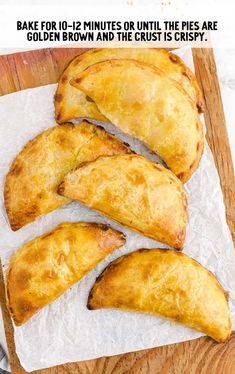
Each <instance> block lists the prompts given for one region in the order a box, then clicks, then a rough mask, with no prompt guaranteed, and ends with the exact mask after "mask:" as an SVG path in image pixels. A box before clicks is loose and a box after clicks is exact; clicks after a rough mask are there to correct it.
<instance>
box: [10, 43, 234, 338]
mask: <svg viewBox="0 0 235 374" xmlns="http://www.w3.org/2000/svg"><path fill="white" fill-rule="evenodd" d="M54 100H55V116H56V120H57V122H58V124H59V126H55V127H52V128H49V129H48V130H45V131H44V132H42V133H41V134H39V135H38V136H36V137H35V138H34V139H33V140H31V141H30V142H29V143H28V144H27V145H26V146H25V147H24V148H23V150H22V151H21V152H20V153H19V154H18V156H16V158H15V160H14V161H13V163H12V165H11V167H10V170H9V172H8V174H7V177H6V182H5V206H6V211H7V214H8V218H9V222H10V225H11V228H12V230H14V231H15V230H18V229H20V228H22V227H23V226H25V225H26V224H29V223H32V222H33V221H34V220H36V219H37V218H38V217H39V216H41V215H43V214H46V213H48V212H50V211H52V210H54V209H57V208H59V207H61V206H62V205H64V204H68V203H69V202H70V201H72V200H77V201H79V202H80V203H82V204H84V205H86V206H88V207H89V208H92V209H94V210H96V211H98V212H100V213H102V214H104V215H106V216H108V217H109V218H111V219H113V220H115V221H117V222H119V223H120V224H121V225H124V226H127V227H129V228H131V229H133V230H135V231H137V232H139V233H141V234H142V235H145V236H147V237H149V238H152V239H154V240H157V241H160V242H162V243H165V244H167V245H169V246H171V247H173V248H175V249H178V250H181V249H182V248H183V246H184V242H185V236H186V226H187V222H188V213H187V197H186V193H185V190H184V186H183V183H184V182H187V181H188V180H189V178H190V177H191V176H192V174H193V173H194V171H195V170H196V169H197V167H198V165H199V162H200V159H201V156H202V152H203V130H202V124H201V122H200V117H199V113H200V112H201V111H203V105H202V99H201V93H200V90H199V87H198V85H197V82H196V79H195V77H194V75H193V74H192V73H191V71H190V70H189V69H188V68H187V67H186V66H185V65H184V63H183V62H182V61H181V60H180V59H179V58H178V57H177V56H175V55H173V54H172V53H170V52H167V51H165V50H162V49H135V48H133V49H95V50H90V51H88V52H85V53H83V54H81V55H79V56H78V57H76V58H75V59H74V60H73V61H72V62H71V63H70V64H69V66H68V67H67V68H66V69H65V71H64V72H63V74H62V76H61V77H60V80H59V83H58V87H57V91H56V94H55V99H54ZM78 117H85V118H86V120H83V121H82V122H80V123H79V124H77V125H74V124H71V123H68V121H69V120H72V119H75V118H78ZM89 119H93V120H94V119H95V120H99V121H105V122H111V123H112V124H113V125H115V126H116V127H117V128H119V129H120V130H121V131H122V132H123V133H125V134H128V135H129V136H133V137H134V138H137V139H139V140H140V141H142V142H143V143H144V144H145V145H146V146H147V147H148V148H149V150H150V151H151V152H153V153H156V154H158V155H159V156H160V157H161V158H162V160H163V161H164V163H165V164H166V167H164V166H162V165H159V164H157V163H154V162H152V161H150V160H148V159H147V158H145V157H143V156H142V155H138V154H135V152H133V151H132V150H131V149H130V147H129V146H128V145H127V144H125V143H123V142H121V141H120V140H119V139H117V138H116V137H115V136H113V135H111V134H109V133H108V132H107V131H106V130H104V129H103V128H102V127H99V126H97V125H95V124H92V123H90V122H89ZM124 244H125V239H124V237H123V234H122V233H120V232H118V231H116V230H113V229H112V228H111V227H108V226H107V225H102V224H97V223H85V222H77V223H63V224H61V225H59V226H58V227H56V228H55V229H54V230H53V231H51V232H49V233H46V234H44V235H42V236H41V237H38V238H35V239H33V240H32V241H30V242H28V243H26V244H24V245H23V246H22V247H21V248H20V249H19V251H17V252H16V254H15V255H14V256H13V257H12V259H11V262H10V266H9V269H8V273H7V297H8V306H9V310H10V312H11V315H12V317H13V319H14V321H15V324H16V325H21V324H23V323H25V322H26V321H27V320H28V319H29V318H31V316H32V315H33V314H34V313H36V312H37V311H38V310H40V309H41V308H42V307H44V306H45V305H47V304H49V303H51V302H52V301H54V300H55V299H56V298H58V297H59V296H61V295H62V294H63V293H64V292H65V291H66V290H67V289H68V288H69V287H70V286H71V285H73V284H74V283H75V282H78V281H79V280H80V279H81V278H82V277H83V276H85V275H86V274H87V273H88V272H89V271H90V270H91V269H92V268H93V267H94V266H96V264H97V263H98V262H100V261H101V260H102V259H104V257H105V256H107V255H108V254H110V253H111V252H112V251H113V250H115V249H117V248H119V247H120V246H122V245H124ZM29 265H30V266H29ZM110 291H111V292H110ZM205 301H206V302H205ZM205 304H206V305H205ZM88 308H89V309H97V308H118V309H124V310H128V311H138V312H144V313H151V314H157V315H160V316H163V317H165V318H169V319H171V320H174V321H176V322H180V323H183V324H185V325H187V326H189V327H192V328H195V329H197V330H199V331H202V332H204V333H206V334H208V335H209V336H211V337H213V338H214V339H215V340H217V341H224V340H226V339H227V338H228V337H229V335H230V332H231V322H230V315H229V308H228V302H227V298H226V295H225V293H224V291H223V290H222V288H221V286H220V285H219V283H218V282H217V280H216V279H215V277H214V276H213V275H212V274H211V273H209V272H208V271H207V270H206V269H204V268H203V267H202V266H201V265H199V264H198V263H197V262H195V261H194V260H192V259H190V258H188V257H187V256H186V255H183V254H179V253H177V252H175V251H173V250H170V249H168V250H159V249H151V250H150V249H149V250H147V249H146V250H139V251H136V252H134V253H132V254H128V255H126V256H123V257H121V258H120V259H118V260H116V261H115V262H113V263H111V264H110V265H109V266H108V267H107V269H106V270H105V271H104V272H103V273H102V274H101V275H100V277H99V278H98V279H97V281H96V283H95V285H94V287H93V289H92V290H91V293H90V296H89V300H88Z"/></svg>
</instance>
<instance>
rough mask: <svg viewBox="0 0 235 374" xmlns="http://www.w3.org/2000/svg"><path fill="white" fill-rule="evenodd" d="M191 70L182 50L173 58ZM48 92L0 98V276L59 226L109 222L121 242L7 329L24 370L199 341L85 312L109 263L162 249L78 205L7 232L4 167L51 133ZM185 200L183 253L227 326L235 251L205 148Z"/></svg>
mask: <svg viewBox="0 0 235 374" xmlns="http://www.w3.org/2000/svg"><path fill="white" fill-rule="evenodd" d="M177 53H179V54H180V55H181V57H183V59H184V60H185V62H186V63H187V64H188V65H189V66H190V67H191V68H192V69H193V63H192V55H191V50H190V49H184V50H181V51H177ZM54 90H55V85H49V86H44V87H40V88H36V89H29V90H24V91H21V92H18V93H14V94H11V95H7V96H3V97H1V98H0V118H1V120H0V159H1V163H0V183H1V202H0V203H1V206H0V208H1V209H0V253H1V257H2V261H3V267H4V272H5V271H6V268H7V264H8V262H9V258H10V256H11V255H12V254H13V253H14V252H15V251H16V250H17V249H18V248H19V247H20V246H21V245H22V244H23V243H25V242H26V241H28V240H30V239H32V238H35V237H36V236H38V235H40V234H42V233H44V232H45V231H47V230H50V229H53V228H54V227H55V226H56V225H57V224H59V223H60V222H64V221H79V220H87V221H98V222H107V223H110V224H111V225H112V226H113V227H114V228H117V229H119V230H121V231H123V232H124V233H125V234H126V236H127V243H126V245H125V246H124V247H122V248H121V249H119V250H117V251H115V253H113V254H112V255H110V256H109V257H107V258H106V259H105V260H104V261H103V262H102V263H101V264H99V265H98V266H97V267H96V268H95V269H94V270H93V271H91V272H90V273H89V274H88V275H87V276H86V277H85V278H84V279H83V280H82V281H81V282H80V283H78V284H76V285H74V286H73V287H72V288H71V289H69V290H68V291H67V292H66V293H65V294H64V295H63V296H62V297H60V298H59V299H58V300H57V301H55V302H54V303H52V304H51V305H49V306H47V307H45V308H44V309H43V310H41V311H40V312H39V313H38V314H37V315H36V316H34V317H33V318H32V319H31V320H30V321H29V322H28V323H26V324H25V325H24V326H22V327H18V328H15V344H16V352H17V355H18V357H19V359H20V362H21V364H22V366H23V367H24V368H25V369H26V370H27V371H32V370H36V369H41V368H45V367H49V366H54V365H58V364H62V363H65V362H69V361H82V360H87V359H92V358H97V357H101V356H110V355H116V354H120V353H124V352H130V351H136V350H140V349H145V348H152V347H156V346H162V345H166V344H171V343H176V342H182V341H185V340H190V339H195V338H197V337H199V336H201V335H202V334H200V333H198V332H195V331H193V330H190V329H188V328H186V327H183V326H181V325H178V324H175V323H172V322H169V321H165V320H163V319H161V318H157V317H153V316H147V315H141V314H135V313H128V312H121V311H114V310H98V311H89V310H87V308H86V302H87V296H88V293H89V291H90V289H91V286H92V285H93V283H94V281H95V278H96V277H97V276H98V275H99V274H100V272H101V271H102V270H103V268H104V267H105V266H106V265H107V264H108V263H109V262H110V261H111V260H113V259H115V258H117V257H120V256H121V255H122V254H124V253H127V252H130V251H133V250H135V249H138V248H141V247H142V248H143V247H147V248H150V247H166V246H164V245H162V244H159V243H157V242H156V241H154V240H150V239H147V238H145V237H143V236H141V235H138V234H136V233H134V232H132V231H130V230H128V229H126V228H124V227H123V226H120V225H118V224H116V223H114V222H112V221H111V220H108V219H106V218H104V217H102V216H101V215H99V214H97V213H94V212H92V211H91V210H89V209H87V208H84V207H82V206H81V205H79V203H75V202H74V203H72V204H70V205H67V206H65V207H63V208H61V209H58V210H57V211H55V212H52V213H50V214H48V215H46V216H43V217H41V218H39V219H38V220H37V221H36V222H34V223H32V224H30V225H28V226H26V227H24V228H22V229H21V230H19V231H17V232H12V231H11V229H10V227H9V225H8V222H7V218H6V213H5V210H4V202H3V193H2V191H3V184H4V178H5V175H6V173H7V171H8V168H9V165H10V163H11V162H12V160H13V158H14V157H15V156H16V155H17V153H18V152H19V151H20V150H21V148H22V147H23V146H24V144H25V143H26V142H28V141H29V140H30V139H31V138H33V137H34V136H35V135H37V134H38V133H40V132H41V131H42V130H44V129H46V128H48V127H50V126H53V125H54V123H55V121H54V119H53V114H54V108H53V100H52V99H53V94H54ZM105 128H106V129H108V130H109V131H111V132H113V133H115V134H117V135H119V137H120V138H121V139H123V140H124V141H127V142H128V143H130V145H131V146H132V148H133V149H134V150H135V151H136V152H139V153H142V154H144V155H147V156H148V157H149V158H151V159H153V160H157V158H156V157H155V156H153V155H149V154H148V152H147V151H146V148H145V147H144V146H143V145H141V144H140V143H139V142H138V141H136V140H133V139H131V138H130V137H127V136H125V135H123V134H120V132H119V131H117V130H115V128H114V127H113V126H111V125H106V126H105ZM185 188H186V191H187V194H188V201H189V225H188V229H187V240H186V245H185V247H184V253H186V254H187V255H189V256H191V257H193V258H195V259H196V260H198V261H199V262H200V263H201V264H203V265H204V266H206V267H207V268H208V269H209V270H211V271H212V272H213V273H214V274H215V275H216V277H217V278H218V279H219V281H220V282H221V284H222V286H223V287H224V289H225V290H227V291H229V294H230V302H229V303H230V310H231V313H232V319H233V323H234V322H235V276H234V269H235V252H234V247H233V242H232V239H231V235H230V232H229V229H228V227H227V224H226V219H225V209H224V204H223V196H222V192H221V188H220V183H219V178H218V174H217V171H216V167H215V164H214V161H213V157H212V154H211V152H210V150H209V147H208V146H207V145H206V147H205V152H204V155H203V158H202V160H201V163H200V167H199V169H198V170H197V172H196V173H195V174H194V175H193V177H192V178H191V180H190V181H189V182H188V183H187V184H186V186H185Z"/></svg>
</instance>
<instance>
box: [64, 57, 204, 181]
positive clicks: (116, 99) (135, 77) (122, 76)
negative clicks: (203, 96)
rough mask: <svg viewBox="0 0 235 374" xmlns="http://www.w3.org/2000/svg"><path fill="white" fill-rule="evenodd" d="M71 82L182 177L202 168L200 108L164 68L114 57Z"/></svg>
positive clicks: (183, 178) (115, 122)
mask: <svg viewBox="0 0 235 374" xmlns="http://www.w3.org/2000/svg"><path fill="white" fill-rule="evenodd" d="M71 84H73V85H74V87H76V88H78V89H79V90H81V91H83V92H84V93H85V94H86V95H88V96H89V97H90V98H91V99H92V100H94V102H95V103H96V105H97V107H98V108H99V110H100V112H101V113H102V114H103V115H104V116H105V117H107V118H108V119H109V120H110V121H111V122H112V123H113V124H114V125H116V126H117V127H118V128H120V129H121V130H122V131H123V132H125V133H127V134H129V135H131V136H134V137H136V138H138V139H140V140H141V141H142V142H143V143H145V145H146V146H147V147H148V148H149V149H150V150H151V151H153V152H155V153H157V154H159V155H160V156H161V158H162V159H163V160H164V161H165V163H166V164H167V166H168V167H169V168H170V169H171V171H172V172H173V173H174V174H175V175H176V176H178V178H180V179H181V180H182V181H183V182H186V181H187V180H188V179H189V178H190V177H191V175H192V174H193V172H194V171H195V170H196V169H197V167H198V164H199V161H200V159H201V155H202V152H203V130H202V124H201V122H200V118H199V115H198V112H197V110H196V108H195V105H194V103H193V101H192V100H191V99H190V97H189V96H188V95H187V93H186V92H185V91H184V90H183V89H182V87H181V86H180V85H179V84H178V83H177V82H175V81H173V80H172V79H169V78H168V77H167V76H166V75H165V74H164V73H162V71H160V70H159V69H156V68H155V67H153V66H150V65H147V64H144V63H141V62H137V61H134V60H109V61H104V62H100V63H98V64H95V65H92V66H90V67H89V68H87V69H86V70H84V71H83V72H81V73H80V74H78V76H77V78H76V79H75V80H72V81H71Z"/></svg>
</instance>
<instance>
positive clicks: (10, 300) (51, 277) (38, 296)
mask: <svg viewBox="0 0 235 374" xmlns="http://www.w3.org/2000/svg"><path fill="white" fill-rule="evenodd" d="M124 244H125V239H124V236H123V234H122V233H120V232H118V231H116V230H113V229H112V228H110V227H109V226H108V225H104V224H97V223H91V222H88V223H86V222H78V223H62V224H60V225H59V226H57V227H56V228H55V229H54V230H53V231H51V232H48V233H46V234H44V235H42V236H40V237H38V238H36V239H34V240H31V241H30V242H28V243H26V244H24V245H23V246H22V247H21V248H20V249H19V250H18V251H17V252H16V253H15V255H14V256H13V257H12V258H11V261H10V265H9V268H8V271H7V278H6V291H7V304H8V308H9V311H10V314H11V316H12V318H13V320H14V322H15V324H16V325H17V326H20V325H22V324H23V323H25V322H26V321H28V320H29V319H30V318H31V317H32V316H33V315H34V314H35V313H36V312H38V311H39V310H40V309H41V308H43V307H44V306H46V305H47V304H50V303H51V302H53V301H54V300H55V299H57V298H58V297H59V296H61V295H62V294H63V293H64V292H65V291H66V290H67V289H68V288H69V287H71V286H72V285H73V284H74V283H76V282H78V281H79V280H80V279H81V278H83V277H84V276H85V275H86V274H87V273H88V272H89V271H90V270H92V269H93V268H94V267H95V266H96V265H97V264H98V263H99V262H100V261H102V260H103V259H104V258H105V257H106V256H107V255H109V254H110V253H111V252H112V251H114V250H115V249H117V248H119V247H121V246H122V245H124Z"/></svg>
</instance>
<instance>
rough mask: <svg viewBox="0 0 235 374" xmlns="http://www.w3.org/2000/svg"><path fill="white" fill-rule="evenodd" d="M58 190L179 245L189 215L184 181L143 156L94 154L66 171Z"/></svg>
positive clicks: (152, 236)
mask: <svg viewBox="0 0 235 374" xmlns="http://www.w3.org/2000/svg"><path fill="white" fill-rule="evenodd" d="M58 192H59V193H60V194H62V195H63V196H65V197H67V198H69V199H74V200H78V201H80V202H82V203H84V204H85V205H87V206H89V207H90V208H93V209H95V210H97V211H99V212H101V213H103V214H105V215H106V216H108V217H110V218H112V219H114V220H116V221H118V222H120V223H121V224H123V225H126V226H128V227H130V228H132V229H134V230H136V231H138V232H140V233H142V234H143V235H145V236H148V237H150V238H153V239H155V240H158V241H160V242H163V243H166V244H169V245H170V246H172V247H175V248H178V249H181V248H182V247H183V244H184V240H185V231H186V224H187V218H188V217H187V201H186V195H185V192H184V188H183V185H182V183H181V182H180V180H179V179H178V178H176V177H175V175H174V174H173V173H171V171H170V170H168V169H165V168H164V167H163V166H161V165H158V164H155V163H154V162H151V161H149V160H147V159H146V158H144V157H143V156H140V155H116V156H109V157H99V158H98V159H97V160H95V161H93V162H90V163H85V165H83V166H81V167H79V168H78V169H77V170H76V171H74V172H71V173H69V174H68V175H67V176H66V177H65V178H64V181H63V182H62V184H61V185H60V186H59V190H58Z"/></svg>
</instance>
